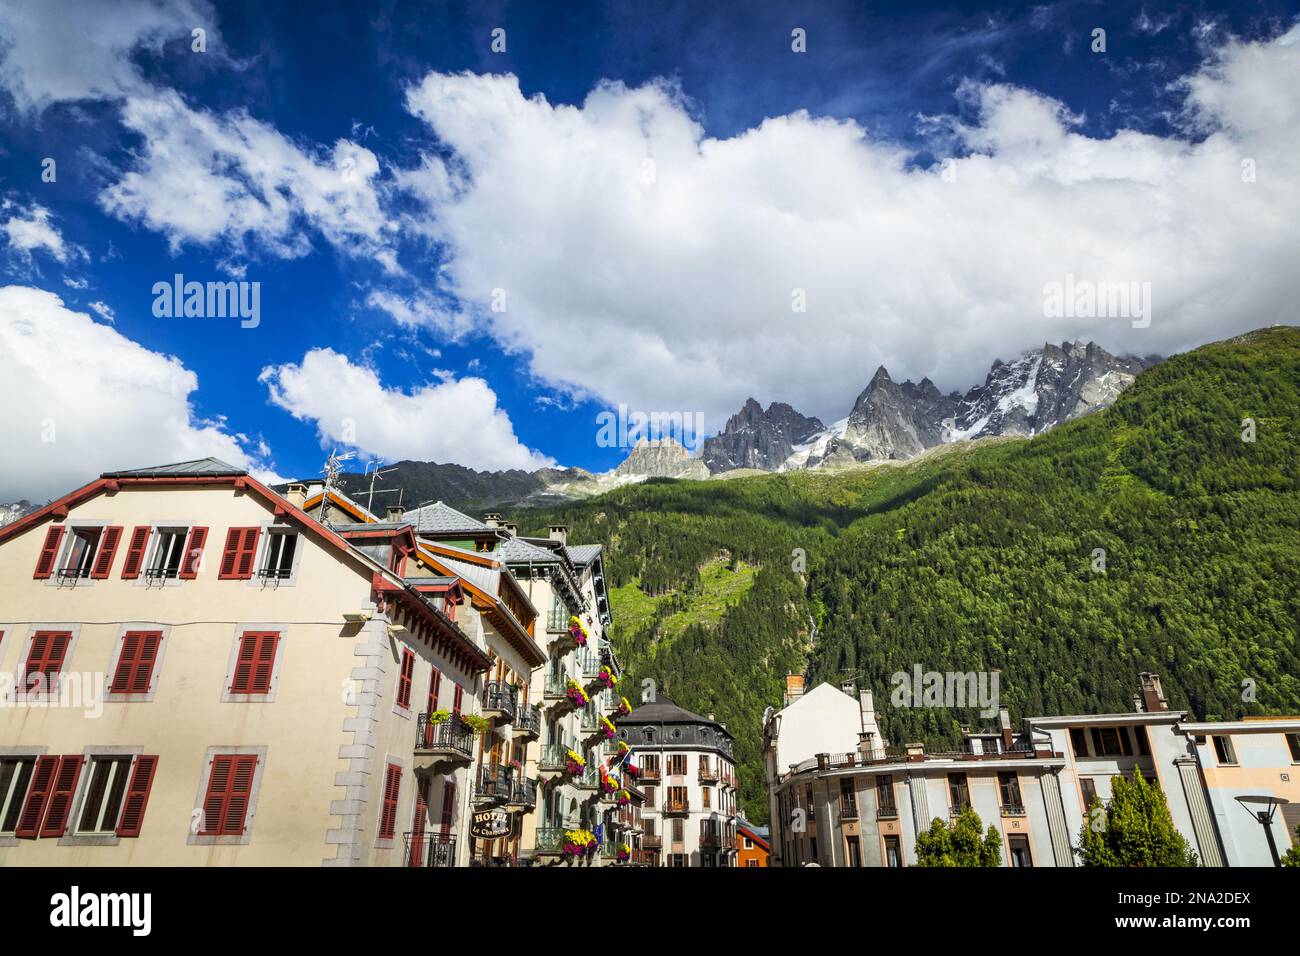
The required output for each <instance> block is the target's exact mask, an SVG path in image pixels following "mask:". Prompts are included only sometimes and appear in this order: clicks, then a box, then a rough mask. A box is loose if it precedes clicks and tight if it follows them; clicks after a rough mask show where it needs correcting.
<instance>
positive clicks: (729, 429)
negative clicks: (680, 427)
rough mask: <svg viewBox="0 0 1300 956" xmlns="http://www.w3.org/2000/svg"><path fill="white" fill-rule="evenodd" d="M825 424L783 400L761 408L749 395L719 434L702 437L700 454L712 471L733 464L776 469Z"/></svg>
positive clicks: (725, 468)
mask: <svg viewBox="0 0 1300 956" xmlns="http://www.w3.org/2000/svg"><path fill="white" fill-rule="evenodd" d="M824 427H825V426H824V425H822V423H821V422H820V421H819V420H818V419H816V418H809V417H807V416H806V415H801V414H800V413H799V412H797V411H795V410H794V409H793V408H791V407H790V406H789V405H787V404H786V403H785V402H772V403H771V404H770V405H768V406H767V410H766V411H763V408H762V406H761V405H759V404H758V402H756V401H755V400H754V399H752V398H751V399H749V400H748V401H747V402H745V404H744V406H743V407H742V408H741V409H740V411H739V412H737V413H736V414H735V415H732V416H731V418H729V419H728V420H727V425H726V427H725V428H723V430H722V431H721V432H720V433H719V434H717V435H714V436H713V437H712V438H709V439H706V440H705V442H704V447H703V451H702V454H701V458H702V460H703V462H704V464H705V465H706V466H707V467H708V470H709V471H710V472H711V473H713V474H717V473H719V472H723V471H732V470H734V469H736V468H757V469H760V470H763V471H775V470H777V469H778V468H780V467H781V465H782V464H783V463H784V462H785V460H786V459H787V458H789V457H790V454H791V453H792V452H793V451H794V447H795V446H796V445H798V444H800V443H801V442H804V441H807V440H808V438H809V437H810V436H812V435H815V434H816V433H818V432H820V431H821V430H822V429H823V428H824Z"/></svg>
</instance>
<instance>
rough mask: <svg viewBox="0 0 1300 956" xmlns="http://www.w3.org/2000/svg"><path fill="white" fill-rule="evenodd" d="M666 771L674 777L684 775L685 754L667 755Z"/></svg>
mask: <svg viewBox="0 0 1300 956" xmlns="http://www.w3.org/2000/svg"><path fill="white" fill-rule="evenodd" d="M668 773H669V775H670V776H674V777H684V776H686V754H670V755H669V757H668Z"/></svg>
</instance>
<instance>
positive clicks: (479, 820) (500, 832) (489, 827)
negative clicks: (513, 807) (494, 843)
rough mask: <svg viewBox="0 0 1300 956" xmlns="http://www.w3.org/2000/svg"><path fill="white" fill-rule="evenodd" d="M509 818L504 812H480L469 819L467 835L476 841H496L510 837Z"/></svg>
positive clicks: (510, 821) (509, 815)
mask: <svg viewBox="0 0 1300 956" xmlns="http://www.w3.org/2000/svg"><path fill="white" fill-rule="evenodd" d="M511 816H512V815H511V814H509V813H506V811H504V810H480V811H479V812H478V813H475V814H474V816H473V817H471V819H470V825H469V835H470V836H472V837H474V839H476V840H497V839H500V838H501V837H506V836H510V831H511V829H512V827H511V823H512V820H511Z"/></svg>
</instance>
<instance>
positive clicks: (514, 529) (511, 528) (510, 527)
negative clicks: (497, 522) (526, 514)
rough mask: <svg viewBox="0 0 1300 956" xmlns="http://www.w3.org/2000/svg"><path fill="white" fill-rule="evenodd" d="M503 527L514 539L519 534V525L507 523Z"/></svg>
mask: <svg viewBox="0 0 1300 956" xmlns="http://www.w3.org/2000/svg"><path fill="white" fill-rule="evenodd" d="M501 527H503V528H504V529H505V531H506V534H508V535H510V537H512V538H513V537H514V536H515V535H516V534H518V533H519V525H517V524H515V523H514V522H513V521H507V522H505V523H503V524H502V525H501Z"/></svg>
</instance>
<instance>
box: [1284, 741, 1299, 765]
mask: <svg viewBox="0 0 1300 956" xmlns="http://www.w3.org/2000/svg"><path fill="white" fill-rule="evenodd" d="M1286 745H1287V746H1288V747H1290V748H1291V762H1292V763H1300V734H1287V735H1286Z"/></svg>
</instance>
